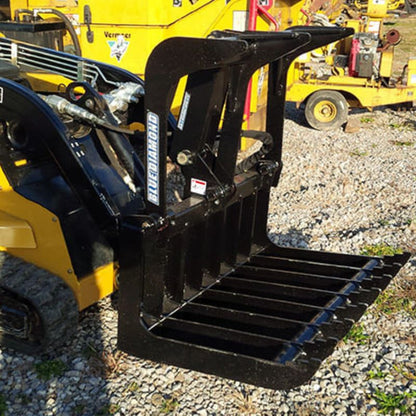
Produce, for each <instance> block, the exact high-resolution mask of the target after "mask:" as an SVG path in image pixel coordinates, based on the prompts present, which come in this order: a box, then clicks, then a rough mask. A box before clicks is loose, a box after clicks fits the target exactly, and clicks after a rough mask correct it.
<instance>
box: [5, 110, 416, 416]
mask: <svg viewBox="0 0 416 416" xmlns="http://www.w3.org/2000/svg"><path fill="white" fill-rule="evenodd" d="M287 114H288V120H287V122H286V127H285V145H284V170H283V174H282V179H281V183H280V185H279V187H278V188H277V189H276V190H274V191H273V195H272V202H271V207H270V215H269V225H270V234H271V237H272V238H273V240H274V241H275V242H277V243H279V244H283V245H293V246H300V247H309V248H312V249H320V250H321V249H324V250H330V251H343V252H349V253H359V252H360V251H361V250H362V249H363V247H364V246H365V245H376V244H386V245H390V246H394V247H402V248H404V249H406V250H410V251H411V252H412V253H414V252H415V251H416V250H415V248H416V163H415V162H416V147H415V144H414V142H416V133H415V132H416V113H415V112H412V111H408V112H394V111H392V110H384V111H376V112H374V113H365V112H361V113H356V114H354V115H353V116H352V117H353V118H355V119H356V121H357V122H358V123H360V121H361V128H360V131H359V132H356V133H349V134H347V133H345V132H344V131H343V130H341V129H339V130H337V131H332V132H329V133H324V132H318V131H314V130H311V129H309V128H307V127H306V126H305V124H304V121H303V117H302V116H300V115H299V114H300V113H299V112H296V111H294V109H293V108H290V109H289V110H288V113H287ZM415 276H416V257H415V256H413V257H412V260H411V261H410V262H409V263H408V264H407V265H406V266H405V267H404V269H402V272H401V273H400V274H399V275H398V276H397V277H396V278H395V280H394V282H393V283H392V285H391V286H390V287H393V288H394V289H395V290H396V291H397V293H401V294H406V293H407V294H408V296H409V297H410V296H413V304H412V303H410V304H406V303H403V308H407V310H411V309H412V308H413V310H414V309H415V303H414V300H415V299H416V296H415V293H416V277H415ZM399 309H400V308H399ZM412 316H413V317H412ZM415 323H416V319H415V315H414V314H413V315H410V314H408V313H406V312H405V311H399V312H394V313H391V314H387V313H381V312H380V308H378V307H376V306H373V307H371V308H370V310H369V312H368V313H366V314H365V315H364V317H363V318H362V320H361V322H360V327H359V328H361V330H362V333H361V332H360V333H359V334H360V336H359V337H357V338H353V339H349V340H346V341H341V342H340V343H339V345H338V347H337V349H336V350H335V352H334V354H333V355H332V356H331V357H329V358H328V359H327V360H326V361H325V362H324V364H323V365H322V367H321V369H320V370H319V371H318V373H317V374H316V375H315V376H314V377H313V379H312V380H311V381H310V382H309V383H308V384H307V385H305V386H302V387H300V388H297V389H294V390H291V391H289V392H283V391H272V390H268V389H263V388H256V387H254V386H251V385H245V384H243V383H239V382H233V381H230V380H225V379H220V378H217V377H214V376H208V375H204V374H200V373H197V372H193V371H187V370H183V369H178V368H175V367H171V366H165V365H160V364H155V363H152V362H149V361H144V360H140V359H137V358H134V357H131V356H128V355H126V354H124V353H120V352H117V350H116V337H117V328H116V326H117V313H116V310H115V309H114V308H113V305H112V302H111V300H110V299H106V300H103V301H101V302H100V303H99V304H98V305H96V306H94V307H91V308H89V309H88V310H86V311H84V312H83V313H82V315H81V321H80V327H79V333H78V335H77V337H76V338H75V339H73V340H71V342H69V343H68V344H67V345H66V346H65V347H64V348H62V350H61V351H59V353H56V354H55V355H53V356H48V357H42V358H40V357H26V356H23V355H21V354H18V353H15V352H13V351H11V350H8V349H3V350H0V415H1V414H2V409H3V408H7V410H6V411H5V415H13V416H14V415H25V416H31V415H33V416H41V415H59V416H65V415H68V416H70V415H71V416H72V415H159V414H167V413H175V414H177V415H201V416H203V415H237V414H242V413H247V414H256V415H257V414H258V415H296V416H311V415H337V416H338V415H377V414H379V413H381V410H380V409H381V407H382V406H381V405H380V404H378V403H377V401H376V399H375V397H376V392H379V395H380V397H381V395H382V394H383V393H385V394H386V395H387V396H385V402H387V401H388V400H389V398H390V399H391V398H392V397H393V395H395V396H396V397H398V398H399V399H400V397H401V398H402V399H403V400H402V401H401V404H402V405H403V407H402V410H401V413H400V411H396V413H395V414H406V412H407V414H409V415H415V414H416V330H415ZM42 361H43V362H44V363H46V364H43V365H44V367H42V366H40V365H39V363H41V362H42ZM47 370H50V371H52V370H55V374H56V375H52V376H50V377H48V374H47ZM42 376H43V377H42ZM400 395H402V396H400ZM2 399H3V402H2Z"/></svg>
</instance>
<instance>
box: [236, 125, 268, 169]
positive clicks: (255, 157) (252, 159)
mask: <svg viewBox="0 0 416 416" xmlns="http://www.w3.org/2000/svg"><path fill="white" fill-rule="evenodd" d="M241 135H242V136H244V137H249V138H251V139H254V140H259V141H261V142H262V143H263V146H262V147H261V148H260V150H259V151H257V152H256V153H253V154H252V155H251V156H249V157H247V158H246V159H244V160H243V161H242V162H240V163H239V164H238V165H237V166H236V167H235V174H236V175H238V174H240V173H243V172H247V171H248V170H249V169H251V168H252V167H253V166H255V165H256V164H257V163H258V162H259V161H260V160H262V159H264V157H265V156H266V155H267V154H268V153H269V152H270V151H271V150H272V148H273V142H274V141H273V136H272V135H271V134H270V133H267V132H266V131H256V130H243V131H242V132H241Z"/></svg>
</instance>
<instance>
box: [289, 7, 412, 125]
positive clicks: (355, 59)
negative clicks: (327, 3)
mask: <svg viewBox="0 0 416 416" xmlns="http://www.w3.org/2000/svg"><path fill="white" fill-rule="evenodd" d="M386 12H387V3H379V2H376V1H370V2H369V4H368V11H367V14H366V15H365V16H362V17H361V18H360V19H347V20H346V21H345V22H344V23H343V24H344V25H345V26H348V27H352V28H354V30H355V34H354V36H353V37H350V38H348V39H343V40H342V41H339V42H335V43H333V44H330V45H327V46H326V47H324V48H322V49H320V50H315V51H312V52H308V53H307V54H304V55H303V56H301V57H299V58H298V59H297V60H296V61H295V62H294V64H293V66H292V68H291V71H289V74H288V87H287V95H286V100H287V101H293V102H295V103H296V104H297V106H298V107H299V106H300V105H301V104H305V117H306V120H307V121H308V123H309V124H310V125H311V126H312V127H314V128H316V129H318V130H330V129H334V128H338V127H340V126H341V125H342V124H343V123H345V122H346V121H347V116H348V108H349V107H361V108H362V107H364V108H369V109H371V108H373V107H376V106H381V105H391V104H399V103H413V102H414V101H415V100H416V58H410V59H409V61H408V63H407V65H406V66H405V67H404V68H403V71H402V73H401V75H400V76H399V77H398V78H397V79H394V78H393V76H392V75H393V62H394V47H395V45H397V44H398V43H399V42H400V33H399V32H398V31H397V30H396V29H391V30H389V31H387V33H385V34H384V32H385V29H384V27H383V20H384V19H385V17H386Z"/></svg>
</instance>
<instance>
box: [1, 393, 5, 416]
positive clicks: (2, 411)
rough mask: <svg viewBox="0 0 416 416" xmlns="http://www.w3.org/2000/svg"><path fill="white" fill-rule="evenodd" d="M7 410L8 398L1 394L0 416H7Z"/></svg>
mask: <svg viewBox="0 0 416 416" xmlns="http://www.w3.org/2000/svg"><path fill="white" fill-rule="evenodd" d="M6 410H7V405H6V398H5V397H4V396H3V395H2V394H0V416H4V415H5V414H6Z"/></svg>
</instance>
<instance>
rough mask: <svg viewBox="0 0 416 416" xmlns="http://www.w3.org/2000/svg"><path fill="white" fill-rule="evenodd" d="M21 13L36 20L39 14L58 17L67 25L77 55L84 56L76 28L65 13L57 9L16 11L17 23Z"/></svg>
mask: <svg viewBox="0 0 416 416" xmlns="http://www.w3.org/2000/svg"><path fill="white" fill-rule="evenodd" d="M21 13H26V14H30V15H31V16H32V17H33V19H35V18H36V17H37V15H38V14H39V13H44V14H54V15H55V16H58V17H59V18H60V19H61V20H62V21H63V22H64V23H65V28H66V30H68V32H69V34H70V36H71V39H72V42H73V44H74V48H75V55H78V56H82V53H81V45H80V43H79V40H78V36H77V34H76V32H75V29H74V26H72V23H71V21H70V20H69V19H68V17H67V16H66V15H65V14H64V13H62V12H60V11H59V10H56V9H33V10H30V9H16V10H15V12H14V20H15V21H17V22H18V21H19V15H20V14H21Z"/></svg>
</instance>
